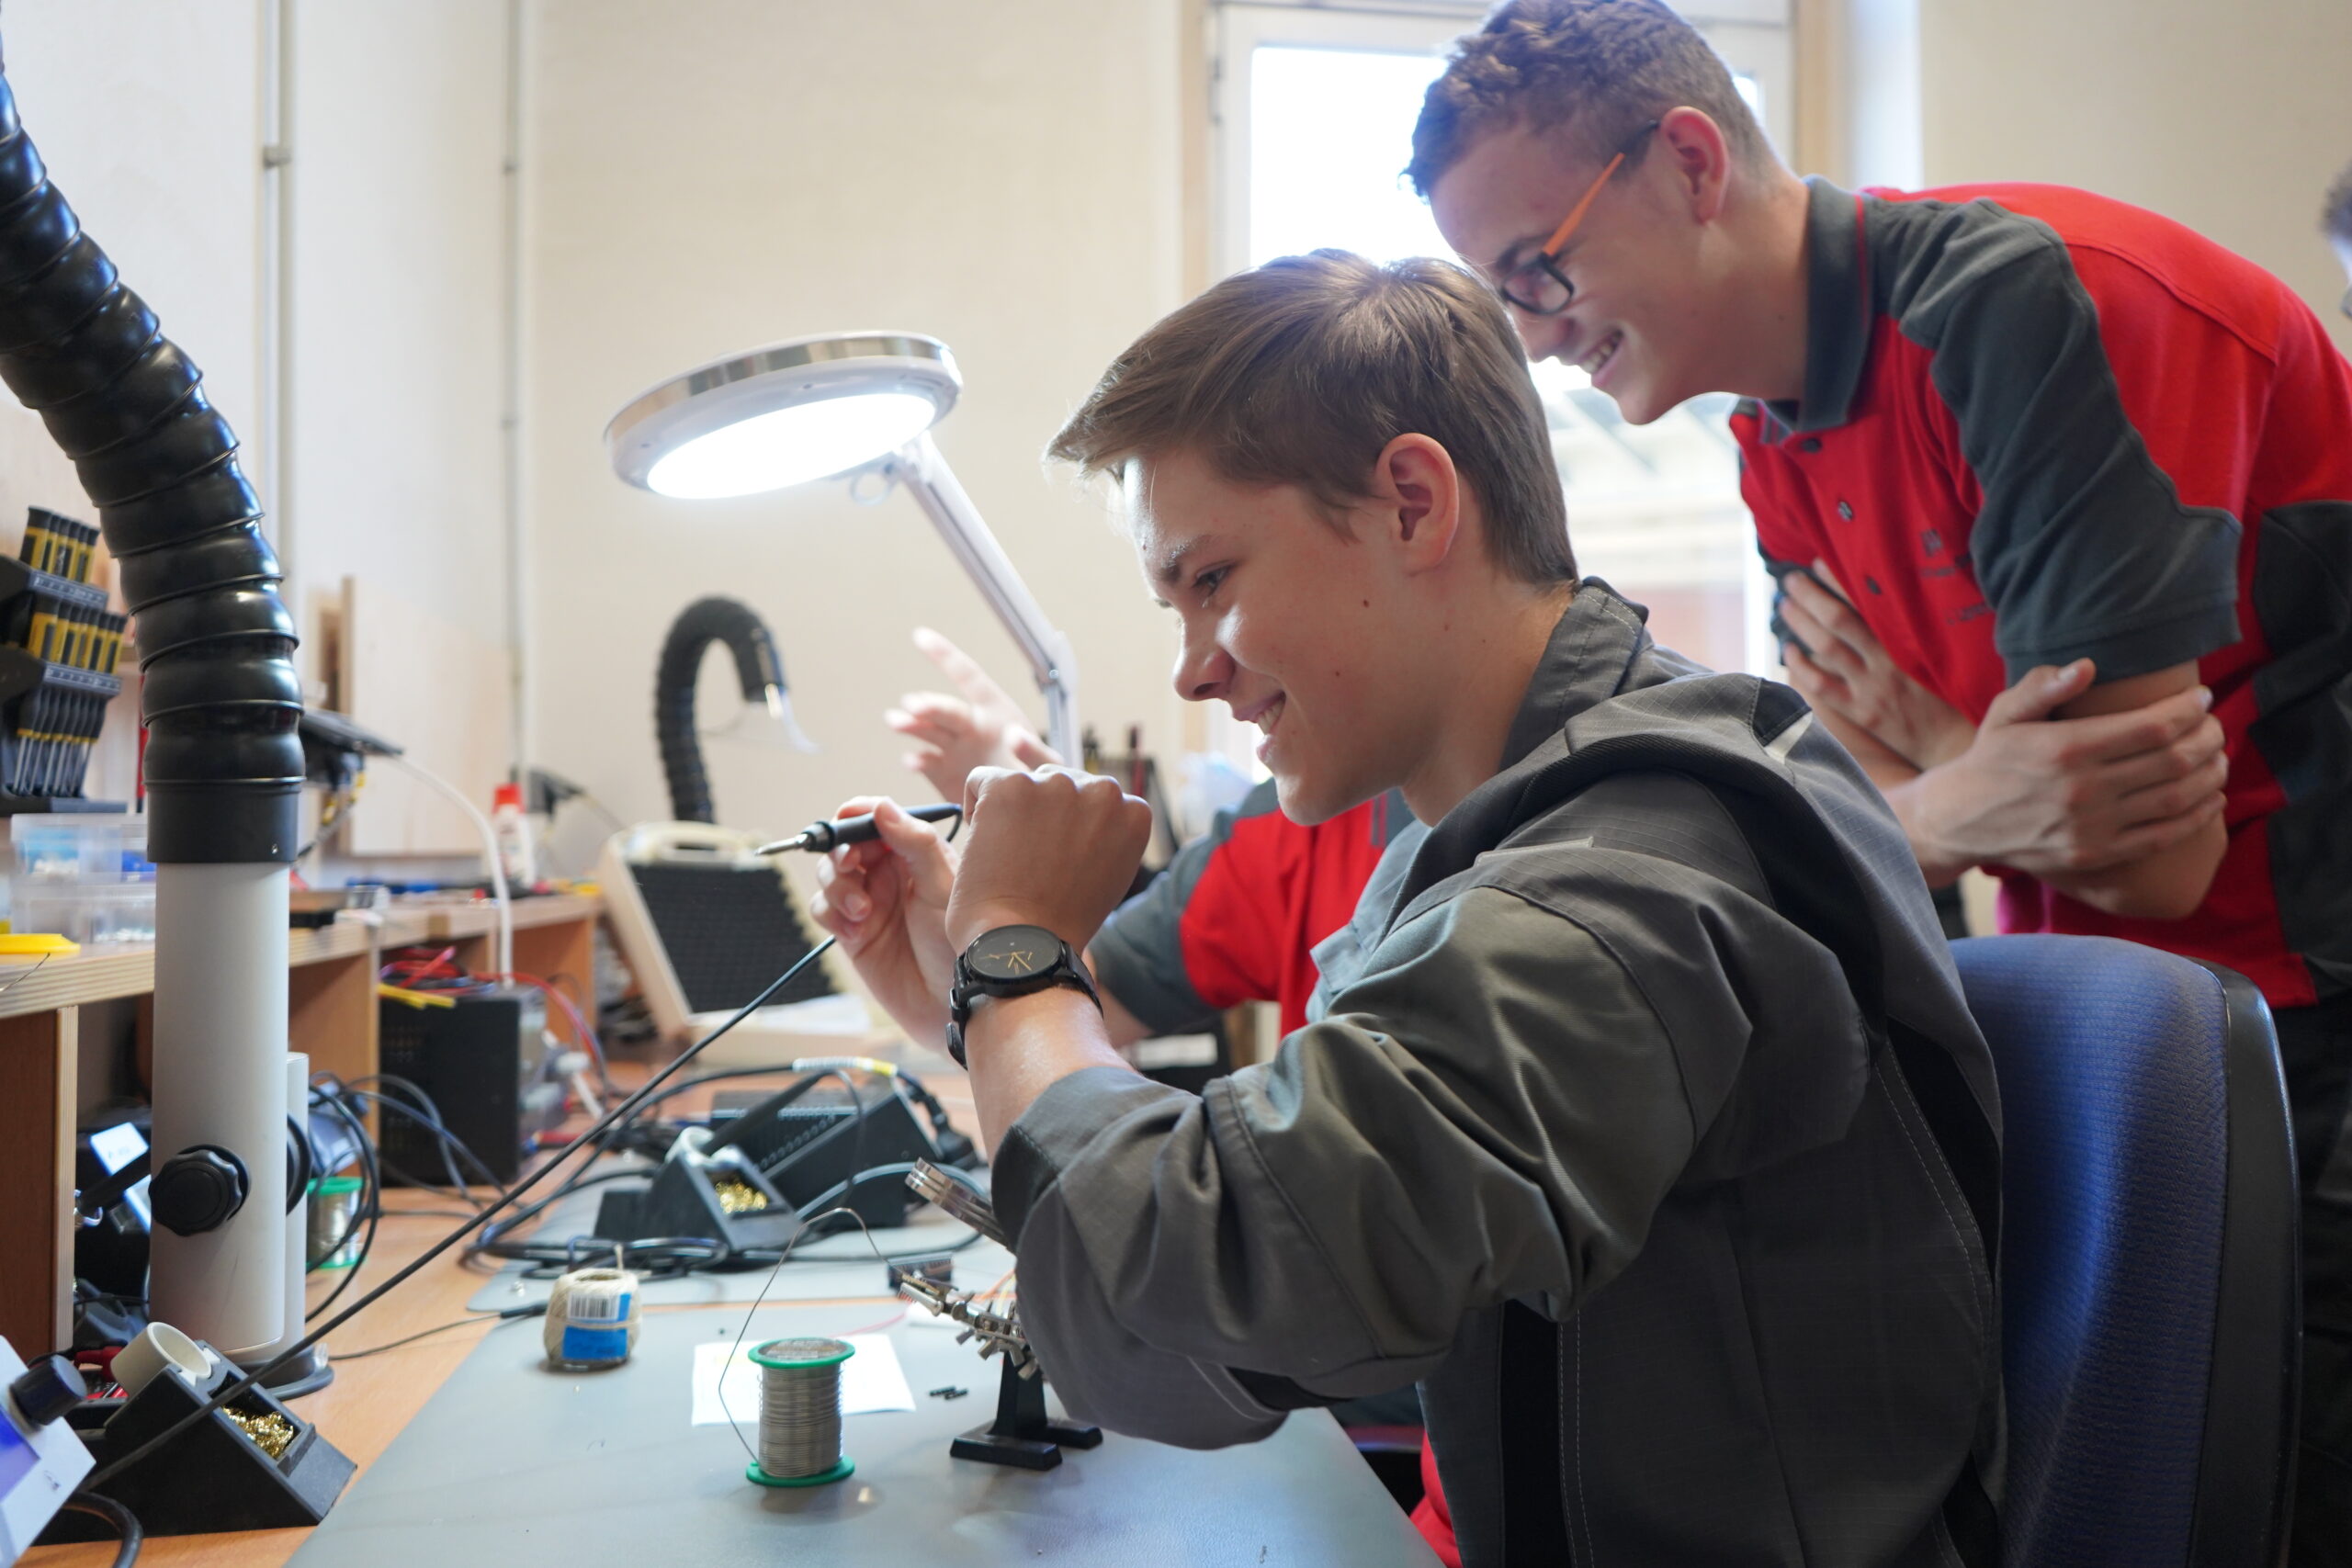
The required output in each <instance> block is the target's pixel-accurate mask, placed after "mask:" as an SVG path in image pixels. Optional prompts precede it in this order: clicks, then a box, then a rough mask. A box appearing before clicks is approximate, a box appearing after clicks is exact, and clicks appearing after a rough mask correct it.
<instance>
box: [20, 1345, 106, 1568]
mask: <svg viewBox="0 0 2352 1568" xmlns="http://www.w3.org/2000/svg"><path fill="white" fill-rule="evenodd" d="M0 1381H5V1382H6V1384H7V1394H6V1399H5V1400H0V1404H5V1405H6V1408H5V1409H0V1562H15V1561H16V1560H17V1558H18V1557H19V1556H21V1555H23V1553H24V1551H25V1549H26V1548H27V1547H28V1546H30V1545H32V1543H33V1538H34V1537H35V1536H37V1535H39V1534H40V1532H41V1529H42V1528H43V1527H44V1526H46V1525H47V1524H48V1523H49V1521H50V1519H51V1517H52V1516H54V1515H55V1514H56V1512H57V1510H58V1509H59V1508H60V1507H62V1506H64V1503H65V1499H66V1498H68V1497H70V1496H72V1495H74V1488H75V1487H76V1486H78V1485H80V1484H81V1483H82V1478H83V1477H84V1476H85V1475H87V1474H89V1473H90V1465H91V1462H92V1461H91V1459H90V1450H87V1449H85V1448H84V1447H83V1446H82V1439H81V1438H77V1437H75V1436H74V1429H73V1428H72V1427H69V1426H68V1425H67V1424H66V1423H65V1421H64V1420H63V1419H62V1417H63V1416H66V1415H67V1414H68V1413H70V1412H71V1411H72V1410H73V1409H74V1406H76V1405H78V1404H81V1403H82V1397H83V1394H84V1393H85V1390H84V1389H83V1386H82V1377H81V1374H80V1373H79V1372H77V1371H74V1368H73V1367H72V1366H71V1365H70V1364H69V1363H68V1362H66V1361H65V1359H63V1358H62V1357H58V1356H47V1357H43V1358H42V1359H40V1360H39V1361H37V1362H35V1363H34V1364H33V1365H32V1366H31V1367H27V1366H26V1365H25V1363H24V1362H23V1361H22V1360H20V1359H17V1352H16V1351H15V1350H13V1349H11V1348H9V1347H8V1342H7V1341H6V1339H0Z"/></svg>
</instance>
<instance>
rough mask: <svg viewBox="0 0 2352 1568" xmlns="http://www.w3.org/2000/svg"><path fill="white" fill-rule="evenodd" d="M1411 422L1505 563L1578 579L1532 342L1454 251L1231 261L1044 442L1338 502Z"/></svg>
mask: <svg viewBox="0 0 2352 1568" xmlns="http://www.w3.org/2000/svg"><path fill="white" fill-rule="evenodd" d="M1405 434H1420V435H1426V436H1428V437H1430V439H1431V440H1433V441H1435V442H1436V443H1437V444H1438V445H1439V446H1443V447H1444V448H1445V450H1446V453H1447V455H1448V456H1449V457H1452V458H1453V466H1454V470H1455V472H1457V473H1459V474H1460V475H1461V476H1462V479H1463V482H1464V485H1465V486H1466V487H1467V488H1468V490H1469V491H1471V493H1472V494H1474V495H1475V496H1476V498H1477V501H1478V503H1479V506H1480V508H1481V510H1482V511H1483V512H1484V513H1485V517H1486V540H1487V555H1488V557H1489V558H1491V559H1492V560H1493V561H1494V562H1495V564H1496V566H1497V567H1498V569H1499V570H1502V571H1503V572H1504V573H1506V574H1507V575H1509V576H1510V577H1513V578H1516V579H1519V580H1520V581H1528V582H1554V581H1574V580H1575V578H1576V575H1577V565H1576V556H1575V554H1574V552H1573V551H1571V550H1570V549H1569V547H1568V527H1567V505H1566V500H1565V499H1564V498H1563V496H1562V494H1561V491H1560V475H1559V469H1558V468H1556V467H1555V464H1554V462H1553V460H1552V442H1551V435H1550V432H1549V429H1548V427H1547V425H1546V423H1545V421H1544V406H1543V402H1542V400H1541V399H1540V398H1538V397H1537V395H1536V391H1535V384H1534V382H1533V381H1532V379H1530V378H1529V376H1528V370H1527V356H1526V353H1525V351H1524V350H1523V348H1522V347H1521V344H1520V341H1519V335H1518V333H1516V332H1515V331H1514V330H1513V329H1512V327H1511V324H1510V318H1509V317H1508V316H1507V315H1505V314H1504V312H1503V308H1502V303H1501V301H1500V300H1498V299H1497V298H1496V297H1495V294H1494V291H1493V290H1492V289H1490V288H1487V286H1486V285H1485V284H1483V283H1481V282H1479V281H1478V280H1477V279H1476V278H1475V277H1473V276H1470V274H1468V273H1466V272H1464V271H1463V270H1462V269H1461V268H1460V267H1458V266H1454V265H1451V264H1449V263H1446V262H1441V261H1432V260H1429V259H1427V258H1425V257H1416V258H1412V259H1409V260H1406V261H1399V262H1391V263H1389V264H1388V265H1385V266H1384V265H1376V264H1374V263H1373V262H1369V261H1366V260H1365V259H1364V258H1363V257H1362V256H1359V255H1355V254H1351V253H1349V252H1346V251H1317V252H1315V253H1314V254H1311V255H1304V256H1284V257H1282V258H1281V259H1279V260H1276V261H1271V262H1268V263H1266V264H1265V265H1263V266H1258V267H1252V268H1250V270H1249V271H1247V272H1240V273H1236V274H1235V275H1234V276H1231V277H1228V278H1227V279H1225V280H1224V281H1223V282H1222V283H1219V284H1217V285H1216V287H1215V288H1211V289H1209V290H1208V291H1207V292H1206V293H1204V294H1203V295H1201V296H1200V297H1199V298H1198V299H1193V301H1192V302H1191V303H1189V304H1186V305H1183V306H1181V307H1179V308H1178V309H1177V310H1173V311H1171V312H1170V313H1169V314H1168V315H1167V316H1165V317H1163V318H1161V320H1160V321H1159V323H1158V324H1157V325H1155V326H1153V327H1152V329H1151V330H1150V331H1149V332H1147V333H1144V334H1143V336H1141V337H1139V338H1137V339H1136V341H1135V342H1134V343H1133V344H1130V345H1129V346H1128V348H1127V350H1126V352H1125V353H1124V354H1122V355H1119V357H1118V358H1117V359H1115V360H1114V361H1112V363H1111V367H1110V368H1109V369H1108V370H1106V371H1104V372H1103V379H1102V380H1101V381H1100V382H1099V383H1097V384H1096V386H1095V388H1094V390H1093V391H1092V392H1091V394H1089V396H1088V397H1087V400H1086V401H1085V402H1084V403H1083V404H1082V405H1080V408H1079V410H1078V412H1076V413H1074V414H1072V415H1071V416H1070V418H1069V423H1067V424H1065V425H1063V426H1062V428H1061V430H1060V432H1059V433H1058V434H1056V435H1055V436H1054V439H1053V441H1052V443H1051V445H1049V446H1047V447H1046V457H1049V458H1052V459H1055V460H1057V461H1060V462H1066V463H1071V464H1075V465H1076V466H1077V467H1078V468H1080V470H1081V471H1083V472H1086V473H1090V474H1095V473H1104V472H1110V471H1114V470H1117V469H1119V468H1124V467H1125V465H1126V464H1127V463H1128V462H1129V461H1131V460H1134V459H1137V458H1140V459H1144V460H1146V461H1148V460H1150V459H1153V458H1156V457H1167V456H1169V455H1170V454H1172V453H1176V452H1192V453H1196V454H1198V455H1199V456H1200V457H1203V458H1204V459H1205V460H1206V461H1207V462H1208V463H1209V465H1210V467H1211V468H1213V469H1214V470H1215V471H1216V473H1217V474H1218V475H1220V476H1221V477H1223V478H1224V479H1227V480H1228V481H1230V482H1232V483H1235V484H1244V485H1279V484H1291V485H1297V486H1299V487H1300V488H1302V489H1304V490H1305V491H1306V492H1307V493H1308V494H1309V495H1311V496H1312V497H1313V498H1314V499H1315V500H1316V501H1317V502H1318V503H1319V504H1320V505H1321V506H1323V507H1324V508H1326V509H1327V510H1329V511H1337V510H1340V509H1342V508H1344V507H1346V506H1348V505H1350V504H1351V503H1353V502H1361V501H1363V500H1364V499H1365V498H1366V497H1367V496H1368V495H1369V493H1370V489H1369V487H1370V485H1371V482H1372V479H1373V468H1374V463H1375V462H1376V461H1377V460H1378V458H1379V457H1380V454H1381V452H1382V451H1383V450H1384V449H1385V448H1386V446H1388V444H1389V443H1390V442H1391V441H1394V440H1395V439H1396V438H1397V436H1399V435H1405Z"/></svg>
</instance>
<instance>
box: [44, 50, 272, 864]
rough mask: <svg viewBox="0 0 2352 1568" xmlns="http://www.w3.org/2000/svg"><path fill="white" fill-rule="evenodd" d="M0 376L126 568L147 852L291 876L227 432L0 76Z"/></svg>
mask: <svg viewBox="0 0 2352 1568" xmlns="http://www.w3.org/2000/svg"><path fill="white" fill-rule="evenodd" d="M0 381H5V382H6V384H7V387H8V389H9V390H10V391H12V392H14V393H16V395H17V398H18V400H21V401H22V402H23V403H24V405H25V406H26V407H27V408H29V409H32V410H34V411H35V412H38V413H39V414H40V416H41V421H42V423H45V424H46V425H48V427H49V433H50V434H51V436H52V437H53V438H55V440H56V442H57V444H58V446H61V447H62V448H63V449H64V452H65V455H66V456H67V457H71V458H72V459H73V460H74V468H76V469H77V470H78V471H79V473H80V475H81V479H82V487H83V489H84V490H85V491H88V492H89V497H90V500H91V502H93V503H94V504H96V507H97V509H98V526H99V529H100V531H101V533H102V534H103V535H104V536H105V538H106V542H107V549H108V550H110V551H112V552H113V554H114V557H115V559H116V560H117V562H118V563H119V568H120V572H121V582H122V592H123V597H124V599H125V600H126V601H127V602H128V604H129V605H130V613H131V615H132V618H133V623H134V626H135V635H136V637H137V638H138V645H139V661H140V670H141V674H142V675H143V677H144V684H143V688H142V693H141V706H142V709H143V711H144V714H145V717H146V720H147V728H148V736H147V760H146V787H147V795H148V813H149V818H148V821H149V825H148V832H147V853H148V858H149V859H151V860H153V861H154V862H155V863H158V864H174V863H178V864H191V863H245V864H258V863H290V862H291V861H292V860H293V858H294V852H295V850H296V849H297V847H298V846H299V844H300V839H299V836H298V833H297V825H296V818H297V814H298V809H299V806H300V795H301V788H302V748H301V744H300V741H299V740H298V739H296V737H295V732H294V727H295V724H296V722H297V721H298V720H299V719H300V716H301V711H302V689H301V682H300V677H299V676H298V675H297V674H296V672H295V669H294V660H293V653H294V646H295V637H294V626H293V621H292V619H291V617H289V616H288V614H287V612H286V606H285V604H283V603H282V602H281V601H280V600H279V598H278V594H277V583H278V579H279V572H278V568H277V557H276V555H275V554H274V553H273V552H272V551H271V549H270V547H269V543H268V541H267V540H266V539H264V538H263V537H262V533H261V515H262V512H261V505H260V502H259V501H258V500H257V499H256V498H255V496H254V490H253V486H252V485H250V484H249V483H247V482H246V480H245V477H244V475H243V473H242V472H241V471H240V470H239V468H238V467H237V457H236V453H237V438H236V436H235V435H234V434H232V433H231V431H230V429H229V423H228V421H226V420H225V419H223V418H222V417H221V416H220V412H219V411H218V410H216V409H215V408H213V406H212V405H211V403H210V402H209V400H207V399H206V397H205V395H204V389H203V386H202V382H203V376H202V374H201V373H200V372H199V371H198V369H197V367H195V366H194V365H193V364H191V363H190V362H189V360H188V358H187V355H184V354H182V353H181V352H180V351H179V349H178V348H177V347H176V346H175V345H174V344H173V343H172V342H171V340H170V339H168V338H166V337H165V336H164V334H163V331H162V329H161V327H160V326H159V325H158V324H157V322H156V320H155V313H154V312H153V310H149V309H148V308H147V306H146V305H145V304H144V303H143V302H142V301H141V299H140V298H139V297H138V296H137V295H136V294H133V293H132V292H131V291H130V289H128V288H124V287H123V286H122V282H121V279H120V278H119V276H117V274H116V272H115V267H114V264H113V263H112V262H110V261H108V260H107V255H106V253H105V252H104V251H102V250H100V249H99V248H98V246H97V244H96V243H95V242H94V241H92V240H91V238H90V237H89V236H88V235H87V234H85V233H84V232H83V231H82V226H81V224H80V222H79V221H77V220H75V218H74V209H72V208H71V207H69V206H67V205H66V202H65V198H64V197H63V196H62V195H61V194H59V192H58V189H57V187H56V186H53V185H51V184H50V182H49V176H48V172H47V170H46V169H45V168H44V167H43V166H42V164H41V161H40V153H38V152H35V151H34V149H33V144H32V141H31V140H30V139H29V138H28V137H27V136H26V135H25V133H24V128H23V126H22V125H21V124H20V123H19V122H18V120H17V105H16V98H15V96H14V94H12V93H11V92H10V91H9V90H8V86H7V83H6V78H5V77H0Z"/></svg>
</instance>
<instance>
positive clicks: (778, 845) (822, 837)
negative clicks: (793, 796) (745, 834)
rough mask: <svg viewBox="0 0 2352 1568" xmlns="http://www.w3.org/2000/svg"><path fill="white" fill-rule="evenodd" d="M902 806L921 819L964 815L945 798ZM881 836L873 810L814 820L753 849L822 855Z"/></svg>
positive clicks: (914, 816)
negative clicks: (933, 801) (935, 801)
mask: <svg viewBox="0 0 2352 1568" xmlns="http://www.w3.org/2000/svg"><path fill="white" fill-rule="evenodd" d="M900 809H901V810H903V811H904V812H906V814H907V815H908V816H910V817H911V818H914V819H915V820H916V821H918V822H944V821H946V820H947V819H948V818H951V817H961V816H963V815H964V808H963V807H960V806H956V805H953V804H951V803H949V802H947V801H944V800H943V801H941V802H940V803H939V804H938V805H936V806H908V807H900ZM881 836H882V829H880V828H878V827H876V826H875V822H874V818H873V815H872V814H871V813H868V814H867V815H865V816H864V817H837V818H830V819H828V820H826V821H822V822H811V823H809V826H807V827H806V828H803V829H800V831H799V832H797V833H795V834H794V835H793V836H792V837H791V838H789V839H778V840H775V842H774V843H771V844H762V845H761V846H760V847H759V848H758V849H757V850H755V851H753V853H755V854H763V855H780V854H783V853H784V852H786V851H788V850H809V851H813V852H817V853H820V854H821V853H823V852H825V851H827V850H837V849H840V848H841V847H842V846H843V845H844V844H862V843H864V842H865V841H866V840H868V839H878V838H880V837H881Z"/></svg>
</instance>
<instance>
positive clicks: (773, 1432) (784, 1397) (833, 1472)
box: [743, 1338, 855, 1486]
mask: <svg viewBox="0 0 2352 1568" xmlns="http://www.w3.org/2000/svg"><path fill="white" fill-rule="evenodd" d="M854 1353H855V1347H854V1346H852V1345H849V1344H846V1343H844V1342H843V1341H842V1340H839V1339H822V1338H811V1339H771V1340H769V1341H768V1342H767V1343H766V1344H764V1345H762V1346H761V1347H759V1348H757V1349H755V1350H753V1351H752V1364H753V1365H755V1366H757V1367H758V1368H759V1369H760V1447H759V1458H758V1459H757V1460H756V1461H753V1462H752V1464H750V1465H748V1466H746V1467H745V1468H744V1471H743V1473H744V1474H745V1475H747V1476H749V1477H750V1478H751V1479H752V1480H753V1481H756V1482H758V1483H760V1484H761V1485H763V1486H821V1485H823V1484H825V1483H827V1482H829V1481H839V1480H841V1479H842V1477H844V1476H846V1475H848V1474H849V1472H851V1471H852V1470H853V1469H854V1468H855V1466H854V1465H853V1464H852V1463H851V1461H850V1460H849V1457H848V1456H847V1455H845V1454H843V1453H842V1362H843V1361H846V1360H848V1359H850V1357H851V1356H852V1355H853V1354H854Z"/></svg>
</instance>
